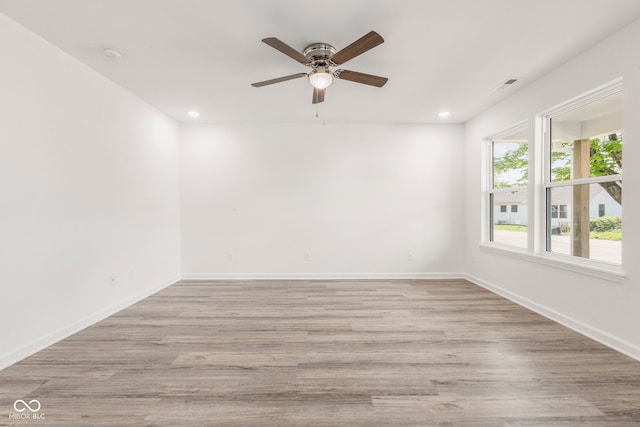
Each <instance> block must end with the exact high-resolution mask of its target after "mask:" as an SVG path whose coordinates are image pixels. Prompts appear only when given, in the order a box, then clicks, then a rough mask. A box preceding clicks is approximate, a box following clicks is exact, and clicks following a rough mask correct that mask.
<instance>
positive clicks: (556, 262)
mask: <svg viewBox="0 0 640 427" xmlns="http://www.w3.org/2000/svg"><path fill="white" fill-rule="evenodd" d="M480 249H481V250H483V251H486V252H492V253H495V254H499V255H506V256H510V257H513V258H518V259H521V260H524V261H529V262H535V263H538V264H542V265H545V266H548V267H553V268H559V269H562V270H568V271H572V272H574V273H579V274H584V275H586V276H591V277H597V278H599V279H604V280H608V281H610V282H616V283H623V282H624V281H625V279H626V277H627V275H626V274H625V273H624V272H623V271H622V268H621V267H620V266H618V265H613V264H607V263H604V262H598V261H593V260H582V261H581V260H576V259H574V257H570V256H566V255H558V254H548V253H544V254H532V253H530V252H527V251H526V250H524V249H520V248H515V247H514V248H512V247H509V246H505V245H497V244H493V243H491V244H489V243H483V244H481V245H480Z"/></svg>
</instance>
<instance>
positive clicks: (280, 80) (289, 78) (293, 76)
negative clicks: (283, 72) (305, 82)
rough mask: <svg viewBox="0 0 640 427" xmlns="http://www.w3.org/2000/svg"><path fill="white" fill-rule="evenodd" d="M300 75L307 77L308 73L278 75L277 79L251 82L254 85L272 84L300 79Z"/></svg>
mask: <svg viewBox="0 0 640 427" xmlns="http://www.w3.org/2000/svg"><path fill="white" fill-rule="evenodd" d="M300 77H307V74H306V73H298V74H291V75H290V76H284V77H278V78H277V79H271V80H265V81H263V82H258V83H251V86H253V87H262V86H267V85H272V84H274V83H280V82H286V81H287V80H293V79H299V78H300Z"/></svg>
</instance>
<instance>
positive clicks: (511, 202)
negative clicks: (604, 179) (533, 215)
mask: <svg viewBox="0 0 640 427" xmlns="http://www.w3.org/2000/svg"><path fill="white" fill-rule="evenodd" d="M523 198H524V200H523ZM571 200H572V187H570V186H567V187H556V188H554V189H553V192H552V196H551V226H552V227H558V226H559V225H560V224H568V223H569V222H570V221H571V204H572V202H571ZM602 216H608V217H616V216H622V206H621V205H620V204H619V203H618V202H616V201H615V199H614V198H613V197H611V196H610V195H609V193H607V192H606V191H605V190H604V188H602V187H601V186H600V185H597V184H594V185H591V191H590V202H589V218H598V217H602ZM493 223H494V224H517V225H527V200H526V195H523V194H520V192H516V193H513V194H510V193H506V194H501V195H500V199H499V200H496V201H494V203H493Z"/></svg>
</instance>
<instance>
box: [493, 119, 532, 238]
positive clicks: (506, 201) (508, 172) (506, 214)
mask: <svg viewBox="0 0 640 427" xmlns="http://www.w3.org/2000/svg"><path fill="white" fill-rule="evenodd" d="M489 153H490V164H489V169H490V173H489V181H490V182H488V185H487V188H488V191H487V196H488V197H487V199H488V200H487V202H488V206H489V221H488V222H489V224H488V225H489V227H488V229H489V232H488V240H489V241H491V242H495V243H499V244H502V245H507V246H513V247H518V248H525V249H526V248H527V246H528V233H527V231H528V221H527V209H526V206H527V185H528V176H529V175H528V172H529V169H528V165H529V142H528V129H527V127H526V124H521V125H519V126H515V127H513V128H511V129H509V130H507V131H505V132H503V133H501V134H498V135H496V136H494V137H492V138H490V139H489ZM508 205H510V206H511V208H510V209H508V208H507V206H508ZM518 205H522V206H521V207H520V209H519V208H518Z"/></svg>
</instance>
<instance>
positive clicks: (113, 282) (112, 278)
mask: <svg viewBox="0 0 640 427" xmlns="http://www.w3.org/2000/svg"><path fill="white" fill-rule="evenodd" d="M117 285H118V280H117V279H116V275H115V274H111V275H109V286H110V287H112V288H114V287H116V286H117Z"/></svg>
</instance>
